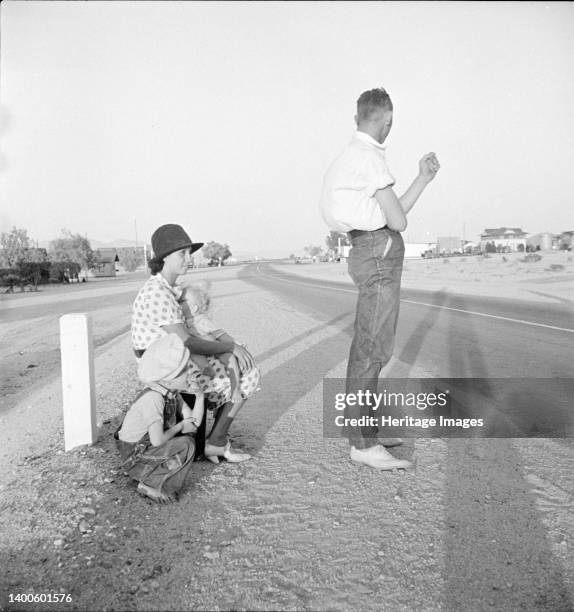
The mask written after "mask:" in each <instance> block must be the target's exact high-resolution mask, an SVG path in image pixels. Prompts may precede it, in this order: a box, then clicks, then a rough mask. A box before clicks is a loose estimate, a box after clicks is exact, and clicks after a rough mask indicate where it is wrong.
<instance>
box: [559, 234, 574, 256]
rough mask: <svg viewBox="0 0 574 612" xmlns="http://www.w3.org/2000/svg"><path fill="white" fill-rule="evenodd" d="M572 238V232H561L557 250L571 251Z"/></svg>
mask: <svg viewBox="0 0 574 612" xmlns="http://www.w3.org/2000/svg"><path fill="white" fill-rule="evenodd" d="M573 237H574V230H569V231H567V232H562V233H561V234H560V237H559V241H558V248H559V249H563V250H565V251H570V250H572V241H573Z"/></svg>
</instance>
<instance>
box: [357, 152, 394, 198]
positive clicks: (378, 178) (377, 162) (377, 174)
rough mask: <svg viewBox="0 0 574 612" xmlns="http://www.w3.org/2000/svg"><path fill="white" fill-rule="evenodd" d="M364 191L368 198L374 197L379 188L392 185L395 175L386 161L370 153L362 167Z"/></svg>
mask: <svg viewBox="0 0 574 612" xmlns="http://www.w3.org/2000/svg"><path fill="white" fill-rule="evenodd" d="M364 172H365V174H364V180H365V193H366V194H367V196H368V197H369V198H372V197H374V195H375V193H376V192H377V191H378V190H379V189H384V188H385V187H392V186H393V185H394V184H395V177H394V176H393V175H392V174H391V172H390V170H389V168H388V166H387V163H386V161H385V160H384V158H383V157H379V156H378V155H370V156H369V158H368V159H367V160H366V163H365V167H364Z"/></svg>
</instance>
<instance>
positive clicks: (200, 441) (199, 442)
mask: <svg viewBox="0 0 574 612" xmlns="http://www.w3.org/2000/svg"><path fill="white" fill-rule="evenodd" d="M181 397H182V398H183V401H184V402H185V403H186V404H187V405H188V406H189V407H190V408H192V409H193V407H194V406H195V395H192V394H191V393H181ZM205 404H206V405H205V410H204V412H203V419H202V421H201V425H200V426H199V427H198V428H197V432H196V434H195V458H196V460H197V459H198V458H199V457H201V456H202V455H203V452H204V451H205V437H206V431H205V430H206V426H207V404H208V402H207V400H206V402H205Z"/></svg>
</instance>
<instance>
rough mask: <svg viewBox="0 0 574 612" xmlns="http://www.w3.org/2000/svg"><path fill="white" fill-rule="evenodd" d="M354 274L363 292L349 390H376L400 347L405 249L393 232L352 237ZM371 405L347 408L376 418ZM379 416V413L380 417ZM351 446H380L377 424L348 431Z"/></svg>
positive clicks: (351, 271) (356, 414) (349, 413)
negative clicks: (397, 344) (398, 331)
mask: <svg viewBox="0 0 574 612" xmlns="http://www.w3.org/2000/svg"><path fill="white" fill-rule="evenodd" d="M351 246H352V248H351V251H350V253H349V263H348V266H349V275H350V276H351V278H352V279H353V282H354V283H355V285H356V286H357V288H358V289H359V295H358V299H357V311H356V316H355V331H354V337H353V341H352V343H351V350H350V353H349V362H348V365H347V382H346V391H347V394H349V393H356V392H357V391H359V390H364V391H365V390H370V391H371V392H372V393H376V392H377V386H378V378H379V373H380V371H381V369H382V368H383V367H384V366H385V365H386V364H387V363H388V362H389V360H390V359H391V356H392V354H393V349H394V344H395V332H396V329H397V321H398V315H399V304H400V287H401V274H402V270H403V259H404V253H405V247H404V242H403V238H402V236H401V235H400V234H399V233H398V232H395V231H393V230H390V229H388V228H382V229H379V230H375V231H373V232H365V233H362V234H361V235H359V236H356V237H352V238H351ZM377 415H378V413H374V412H373V411H372V409H371V407H370V406H348V407H347V409H346V412H345V416H348V417H349V418H360V417H361V416H367V417H368V416H377ZM378 416H380V415H378ZM348 431H349V443H350V444H351V445H352V446H355V447H356V448H359V449H365V448H369V447H371V446H374V445H375V444H377V440H376V436H377V433H378V428H377V427H376V426H366V427H351V428H349V430H348Z"/></svg>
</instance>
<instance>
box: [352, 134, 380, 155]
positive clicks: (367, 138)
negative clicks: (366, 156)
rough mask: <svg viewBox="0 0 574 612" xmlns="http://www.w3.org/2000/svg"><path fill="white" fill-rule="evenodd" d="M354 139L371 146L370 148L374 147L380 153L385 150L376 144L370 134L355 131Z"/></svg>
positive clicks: (378, 143)
mask: <svg viewBox="0 0 574 612" xmlns="http://www.w3.org/2000/svg"><path fill="white" fill-rule="evenodd" d="M355 138H356V139H357V140H360V141H361V142H364V143H365V144H368V145H371V146H372V147H376V148H377V149H380V150H381V151H384V150H385V149H386V148H387V147H386V145H383V144H381V143H380V142H377V141H376V140H375V139H374V138H373V137H372V136H371V135H370V134H367V133H366V132H361V131H360V130H356V131H355Z"/></svg>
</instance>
